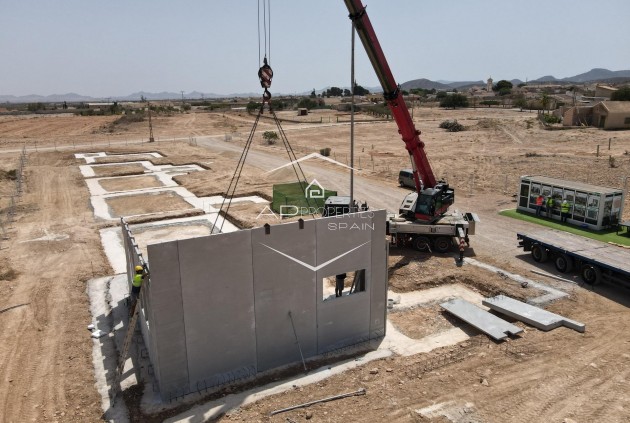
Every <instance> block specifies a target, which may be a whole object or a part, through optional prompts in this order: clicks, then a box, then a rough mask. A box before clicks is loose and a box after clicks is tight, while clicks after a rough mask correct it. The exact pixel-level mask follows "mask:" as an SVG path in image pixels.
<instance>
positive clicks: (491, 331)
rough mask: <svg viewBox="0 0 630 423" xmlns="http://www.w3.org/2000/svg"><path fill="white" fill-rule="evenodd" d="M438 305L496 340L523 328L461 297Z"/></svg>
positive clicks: (521, 330)
mask: <svg viewBox="0 0 630 423" xmlns="http://www.w3.org/2000/svg"><path fill="white" fill-rule="evenodd" d="M440 307H442V308H443V309H444V310H446V311H448V312H449V313H451V314H452V315H454V316H457V317H458V318H460V319H462V320H463V321H464V322H466V323H468V324H470V325H471V326H473V327H475V328H477V329H479V330H480V331H482V332H483V333H485V334H487V335H488V336H490V337H492V338H493V339H495V340H497V341H500V340H503V339H505V338H507V337H508V335H516V334H518V333H521V332H523V329H521V328H519V327H518V326H515V325H513V324H511V323H509V322H506V321H505V320H503V319H501V318H499V317H497V316H495V315H494V314H490V313H488V312H487V311H486V310H483V309H481V308H479V307H477V306H476V305H474V304H471V303H469V302H468V301H466V300H462V299H461V298H455V299H453V300H450V301H447V302H445V303H442V304H440Z"/></svg>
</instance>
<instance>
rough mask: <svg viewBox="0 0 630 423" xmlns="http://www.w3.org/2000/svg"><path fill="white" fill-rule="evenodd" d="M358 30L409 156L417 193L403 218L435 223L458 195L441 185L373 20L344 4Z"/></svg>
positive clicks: (354, 1) (356, 1)
mask: <svg viewBox="0 0 630 423" xmlns="http://www.w3.org/2000/svg"><path fill="white" fill-rule="evenodd" d="M344 2H345V3H346V6H347V8H348V12H349V13H350V15H349V17H350V19H351V20H352V21H353V22H354V27H355V29H356V31H357V34H358V35H359V38H360V39H361V42H362V43H363V47H364V48H365V51H366V52H367V55H368V57H369V59H370V62H371V63H372V66H373V67H374V71H375V72H376V75H377V77H378V79H379V81H380V83H381V87H382V88H383V95H384V97H385V100H386V102H387V105H388V106H389V108H390V110H391V111H392V115H393V116H394V120H395V121H396V124H397V125H398V132H399V133H400V135H401V137H402V140H403V141H404V143H405V148H406V149H407V151H408V152H409V156H410V159H411V165H412V168H413V178H414V181H415V184H416V192H415V193H412V194H409V195H407V197H406V198H405V200H404V201H403V203H402V205H401V207H400V214H401V215H403V216H405V218H407V219H409V220H420V221H423V222H433V221H435V220H437V219H438V218H439V217H440V216H442V215H443V214H444V213H445V212H446V211H447V210H448V207H449V206H450V205H451V204H453V202H454V200H455V192H454V190H453V189H452V188H449V186H448V184H447V183H445V182H443V181H439V182H438V181H437V180H436V179H435V176H434V174H433V170H432V169H431V165H430V164H429V160H428V159H427V155H426V153H425V151H424V143H423V142H422V141H421V140H420V131H419V130H417V129H416V127H415V125H414V123H413V120H412V119H411V115H410V113H409V109H408V108H407V104H406V103H405V101H404V99H403V96H402V93H401V90H400V87H399V86H398V84H396V80H395V79H394V76H393V75H392V71H391V70H390V68H389V65H388V63H387V59H386V58H385V54H384V53H383V50H382V49H381V45H380V43H379V42H378V38H377V37H376V33H375V32H374V28H373V27H372V23H371V22H370V18H369V17H368V15H367V12H366V10H365V6H363V4H362V3H361V0H344Z"/></svg>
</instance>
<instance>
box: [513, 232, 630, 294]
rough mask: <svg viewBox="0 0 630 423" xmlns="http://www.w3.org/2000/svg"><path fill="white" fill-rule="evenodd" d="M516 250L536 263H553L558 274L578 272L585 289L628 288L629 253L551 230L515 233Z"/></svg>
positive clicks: (612, 246) (594, 241)
mask: <svg viewBox="0 0 630 423" xmlns="http://www.w3.org/2000/svg"><path fill="white" fill-rule="evenodd" d="M516 238H517V240H518V241H519V247H522V248H523V251H530V252H531V255H532V259H534V261H535V262H537V263H545V262H547V261H549V260H551V261H553V264H554V265H555V267H556V269H557V270H558V272H560V273H569V272H571V271H573V270H575V271H577V272H579V274H580V276H581V278H582V281H584V283H585V284H587V285H597V284H599V283H602V282H608V283H612V284H615V285H619V286H624V287H626V288H630V250H627V249H624V248H621V247H619V246H616V245H612V244H607V243H603V242H600V241H597V240H594V239H590V238H584V237H582V236H579V235H574V234H571V233H568V232H563V231H558V230H555V229H544V230H538V231H533V232H529V233H521V232H519V233H517V234H516Z"/></svg>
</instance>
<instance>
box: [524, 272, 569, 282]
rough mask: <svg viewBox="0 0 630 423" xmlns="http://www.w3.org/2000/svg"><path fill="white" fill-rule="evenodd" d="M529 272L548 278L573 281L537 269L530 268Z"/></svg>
mask: <svg viewBox="0 0 630 423" xmlns="http://www.w3.org/2000/svg"><path fill="white" fill-rule="evenodd" d="M531 272H532V273H536V274H537V275H541V276H547V277H548V278H552V279H557V280H559V281H562V282H569V283H575V282H574V281H572V280H570V279H565V278H561V277H560V276H556V275H552V274H551V273H545V272H539V271H538V270H532V271H531Z"/></svg>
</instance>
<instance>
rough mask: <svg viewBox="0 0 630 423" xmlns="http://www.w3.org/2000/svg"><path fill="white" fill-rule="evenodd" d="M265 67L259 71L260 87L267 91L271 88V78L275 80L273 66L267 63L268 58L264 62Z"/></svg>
mask: <svg viewBox="0 0 630 423" xmlns="http://www.w3.org/2000/svg"><path fill="white" fill-rule="evenodd" d="M263 63H264V64H263V65H262V66H261V67H260V69H258V78H260V86H261V87H263V88H264V89H265V91H266V90H267V88H269V87H271V78H273V70H271V66H269V64H268V63H267V58H266V57H265V59H264V61H263Z"/></svg>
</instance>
